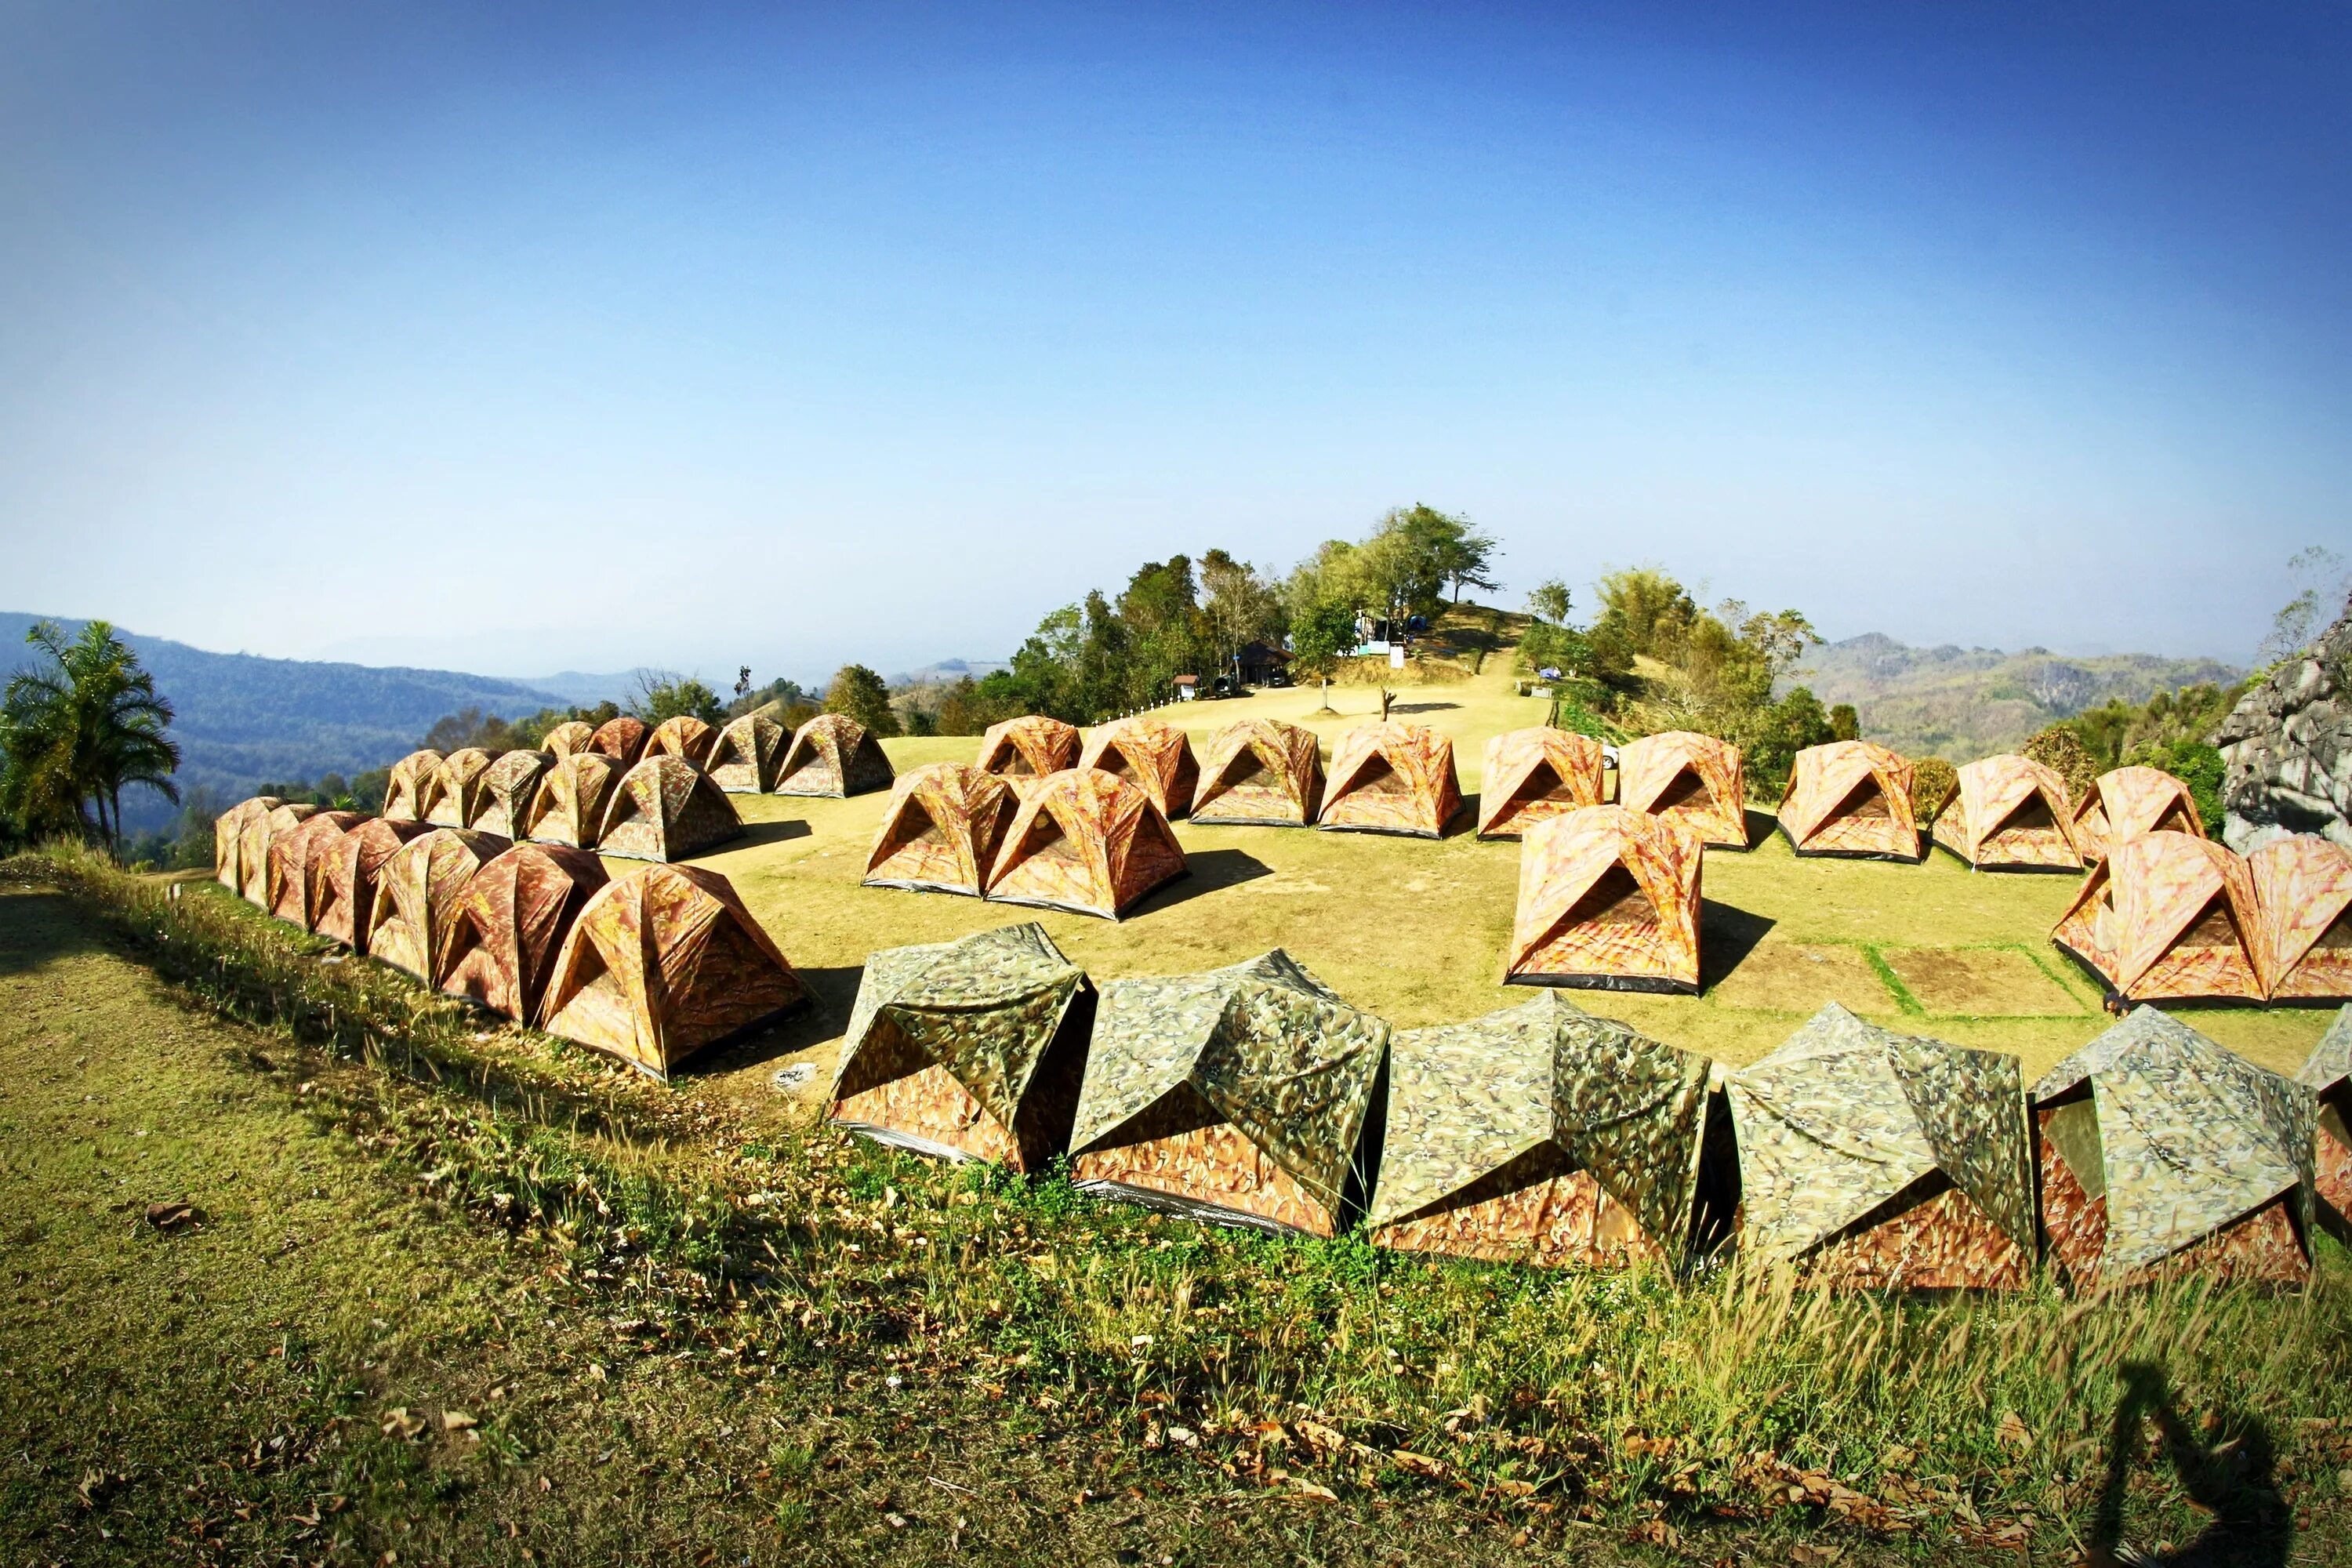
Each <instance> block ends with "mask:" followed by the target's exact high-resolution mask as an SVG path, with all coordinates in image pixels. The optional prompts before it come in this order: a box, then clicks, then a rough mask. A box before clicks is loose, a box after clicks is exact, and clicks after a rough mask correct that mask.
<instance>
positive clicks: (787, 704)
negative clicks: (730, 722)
mask: <svg viewBox="0 0 2352 1568" xmlns="http://www.w3.org/2000/svg"><path fill="white" fill-rule="evenodd" d="M771 702H772V703H774V704H775V705H776V706H777V707H778V708H794V707H801V708H809V709H814V708H815V707H816V705H817V694H816V693H815V692H814V691H808V690H804V689H803V688H802V686H801V684H800V682H798V681H796V680H786V679H782V677H781V676H780V677H778V678H777V679H774V680H772V681H770V682H768V684H767V685H765V686H755V687H753V688H752V689H751V690H749V691H746V692H745V693H743V694H742V695H741V696H740V697H738V698H736V699H735V700H733V701H731V702H730V703H729V704H727V709H726V716H727V717H728V718H730V719H740V718H741V717H742V716H743V715H744V714H746V713H749V712H751V710H753V709H755V708H765V707H766V706H767V705H768V704H769V703H771Z"/></svg>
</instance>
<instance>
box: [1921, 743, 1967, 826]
mask: <svg viewBox="0 0 2352 1568" xmlns="http://www.w3.org/2000/svg"><path fill="white" fill-rule="evenodd" d="M1959 793H1960V770H1959V769H1958V768H1956V767H1954V766H1952V764H1951V763H1948V762H1946V761H1945V760H1944V759H1943V758H1941V757H1921V758H1919V759H1918V760H1917V761H1916V762H1914V763H1912V764H1911V815H1912V816H1914V817H1916V818H1917V819H1918V823H1919V826H1921V827H1931V826H1934V825H1935V821H1936V818H1937V817H1939V816H1943V815H1944V808H1945V807H1946V806H1948V805H1951V804H1952V797H1953V796H1954V795H1958V794H1959Z"/></svg>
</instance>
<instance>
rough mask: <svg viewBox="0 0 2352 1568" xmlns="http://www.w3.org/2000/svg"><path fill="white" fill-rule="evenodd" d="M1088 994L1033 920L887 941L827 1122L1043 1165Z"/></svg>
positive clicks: (1074, 1097) (935, 1149)
mask: <svg viewBox="0 0 2352 1568" xmlns="http://www.w3.org/2000/svg"><path fill="white" fill-rule="evenodd" d="M981 776H982V777H986V776H987V775H986V774H982V775H981ZM997 787H998V788H999V789H1006V786H1005V785H1004V784H1003V783H1002V782H999V783H998V784H997ZM1007 793H1008V794H1009V793H1010V791H1009V789H1008V790H1007ZM1094 1000H1095V993H1094V987H1093V985H1091V984H1088V982H1087V977H1086V974H1085V973H1084V972H1083V971H1081V970H1080V969H1079V968H1078V966H1077V965H1076V964H1075V963H1071V962H1070V961H1069V960H1068V959H1066V958H1065V957H1063V956H1062V952H1061V950H1060V949H1059V948H1057V947H1055V945H1054V940H1053V938H1051V937H1049V936H1047V935H1046V934H1045V927H1043V926H1041V925H1038V924H1035V923H1034V922H1031V923H1028V924H1024V925H1013V926H1004V927H1001V928H1000V929H998V930H995V931H981V932H979V933H978V934H976V935H973V936H968V937H965V938H963V939H962V940H961V941H960V942H927V943H924V944H922V945H920V946H917V947H891V948H885V949H883V950H882V951H881V952H877V953H874V954H873V955H871V956H870V957H868V958H867V959H866V977H865V979H864V980H862V981H861V982H860V983H859V984H858V987H857V1004H856V1006H855V1007H853V1008H852V1009H851V1010H850V1015H849V1032H848V1033H847V1034H846V1035H845V1036H844V1037H843V1038H842V1043H841V1066H840V1068H839V1069H838V1070H837V1071H836V1072H835V1074H834V1080H833V1092H832V1093H831V1094H829V1095H828V1096H827V1097H826V1099H827V1100H828V1101H829V1102H830V1103H831V1105H832V1112H831V1114H832V1120H833V1121H834V1122H835V1124H836V1125H838V1126H842V1127H845V1128H848V1129H849V1130H850V1131H854V1132H862V1133H865V1134H866V1136H867V1137H869V1138H872V1139H874V1140H876V1141H877V1142H883V1143H889V1144H895V1145H897V1146H898V1147H899V1148H902V1149H912V1150H914V1151H915V1152H918V1153H922V1154H930V1155H935V1156H938V1157H940V1158H944V1159H951V1160H993V1161H996V1162H998V1163H1002V1164H1003V1165H1006V1166H1008V1167H1010V1168H1011V1169H1013V1170H1015V1171H1037V1170H1042V1169H1044V1168H1045V1164H1046V1163H1047V1162H1048V1161H1050V1160H1052V1159H1053V1158H1054V1157H1055V1155H1057V1154H1059V1153H1061V1152H1063V1151H1064V1150H1065V1149H1066V1148H1068V1147H1069V1142H1070V1119H1071V1117H1072V1116H1073V1115H1075V1114H1076V1110H1077V1103H1078V1079H1079V1077H1080V1075H1081V1074H1082V1073H1083V1072H1084V1071H1085V1068H1086V1059H1087V1032H1088V1030H1089V1029H1090V1028H1091V1027H1092V1026H1093V1022H1094Z"/></svg>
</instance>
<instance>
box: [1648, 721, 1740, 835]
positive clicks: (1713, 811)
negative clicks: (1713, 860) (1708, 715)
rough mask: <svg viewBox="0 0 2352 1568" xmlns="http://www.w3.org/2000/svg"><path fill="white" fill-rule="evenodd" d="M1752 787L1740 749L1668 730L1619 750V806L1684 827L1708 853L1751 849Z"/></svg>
mask: <svg viewBox="0 0 2352 1568" xmlns="http://www.w3.org/2000/svg"><path fill="white" fill-rule="evenodd" d="M1747 799H1748V782H1747V773H1746V771H1745V769H1744V767H1743V765H1742V763H1741V762H1740V756H1739V748H1738V747H1737V746H1735V745H1733V744H1731V743H1730V742H1728V741H1718V740H1717V739H1716V738H1715V737H1714V736H1713V735H1700V734H1696V733H1694V732H1693V731H1688V730H1667V731H1662V732H1661V733H1658V734H1655V735H1643V737H1641V738H1640V739H1639V740H1634V741H1628V742H1625V743H1624V744H1623V745H1622V746H1620V747H1618V748H1617V804H1618V805H1622V806H1624V807H1625V808H1626V809H1628V810H1630V811H1642V812H1647V813H1648V814H1649V815H1651V816H1663V817H1665V818H1667V819H1669V820H1671V821H1675V822H1679V823H1681V824H1682V825H1683V826H1685V827H1687V828H1689V829H1690V830H1691V831H1693V832H1694V833H1696V834H1697V835H1698V837H1699V842H1700V843H1702V844H1704V845H1706V846H1707V847H1709V848H1719V849H1745V848H1747V847H1748V807H1747V804H1746V802H1747Z"/></svg>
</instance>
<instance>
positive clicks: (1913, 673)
mask: <svg viewBox="0 0 2352 1568" xmlns="http://www.w3.org/2000/svg"><path fill="white" fill-rule="evenodd" d="M2244 673H2245V672H2244V671H2243V670H2242V669H2239V668H2235V667H2234V666H2231V665H2227V664H2223V663H2221V661H2220V660H2218V659H2210V658H2157V657H2155V656H2154V655H2152V654H2144V653H2119V654H2103V655H2099V656H2096V657H2088V656H2083V657H2069V656H2066V655H2062V654H2054V653H2052V652H2051V651H2050V650H2049V649H2047V648H2040V647H2030V648H2026V649H2023V650H2022V651H2021V652H2017V653H2005V652H2003V651H2001V650H2000V649H1999V648H1983V647H1952V646H1950V645H1948V644H1947V645H1946V646H1944V647H1910V646H1908V645H1906V644H1904V643H1899V642H1897V641H1895V639H1894V638H1893V637H1886V636H1885V635H1883V634H1881V633H1878V632H1872V633H1869V634H1867V635H1865V636H1863V637H1848V638H1847V639H1845V640H1844V641H1843V642H1835V643H1831V644H1829V645H1828V646H1827V647H1818V648H1815V649H1813V650H1812V652H1811V653H1810V654H1808V655H1806V656H1805V658H1804V660H1803V662H1802V663H1801V664H1799V665H1798V666H1797V668H1796V669H1795V670H1794V671H1793V672H1791V673H1790V675H1789V677H1788V678H1787V679H1785V680H1783V681H1782V682H1781V685H1782V688H1783V689H1787V688H1789V687H1791V686H1807V687H1811V689H1812V692H1813V695H1814V696H1816V697H1818V698H1820V699H1821V700H1822V702H1824V703H1830V704H1834V703H1839V702H1851V703H1853V705H1854V707H1855V708H1857V709H1859V710H1861V713H1862V732H1863V733H1864V735H1865V736H1867V737H1868V738H1869V739H1871V740H1874V741H1878V742H1884V743H1885V744H1886V745H1889V746H1892V747H1893V748H1895V750H1896V751H1898V752H1903V753H1904V754H1905V755H1906V756H1915V757H1924V756H1940V757H1944V758H1947V759H1948V760H1950V761H1952V762H1955V763H1965V762H1971V761H1974V760H1975V759H1976V758H1978V757H1984V756H1990V755H1993V754H1994V753H1996V752H2004V751H2009V750H2012V749H2014V748H2015V747H2016V746H2017V745H2018V744H2019V743H2020V742H2023V741H2024V740H2025V739H2026V738H2027V737H2028V736H2030V735H2032V733H2033V732H2034V731H2037V730H2040V729H2042V728H2043V727H2044V726H2045V725H2049V724H2053V723H2055V722H2057V721H2059V720H2062V719H2071V718H2073V717H2074V715H2075V714H2077V713H2080V712H2082V711H2083V710H2084V709H2086V708H2096V707H2098V706H2100V705H2101V704H2103V703H2105V702H2106V701H2107V700H2109V699H2110V698H2121V699H2122V700H2125V701H2126V702H2145V701H2147V699H2149V698H2150V697H2152V696H2154V695H2155V694H2156V693H2157V692H2158V691H2170V690H2174V689H2178V688H2179V687H2183V686H2194V685H2197V684H2199V683H2200V682H2202V681H2209V680H2210V681H2212V682H2214V683H2216V684H2219V685H2227V684H2229V683H2230V682H2231V681H2233V680H2236V679H2239V678H2240V677H2241V676H2242V675H2243V674H2244Z"/></svg>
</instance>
